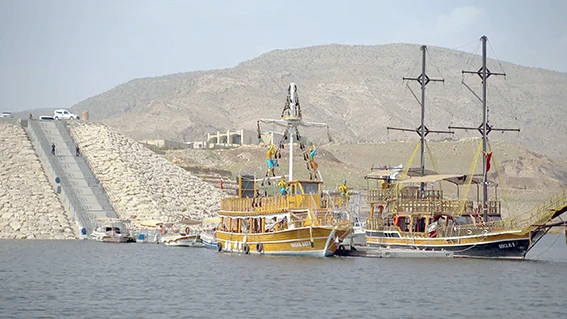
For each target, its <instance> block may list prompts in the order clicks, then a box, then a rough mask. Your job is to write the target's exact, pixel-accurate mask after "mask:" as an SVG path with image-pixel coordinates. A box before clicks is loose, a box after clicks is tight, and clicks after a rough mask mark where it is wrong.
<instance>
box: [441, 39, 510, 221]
mask: <svg viewBox="0 0 567 319" xmlns="http://www.w3.org/2000/svg"><path fill="white" fill-rule="evenodd" d="M487 40H488V38H487V37H486V36H485V35H483V36H482V37H481V38H480V41H481V42H482V67H481V68H480V69H479V70H478V71H464V70H463V71H462V73H463V74H477V75H478V76H479V77H480V78H481V79H482V99H481V98H479V97H478V95H476V94H475V93H474V92H473V91H472V89H471V88H470V87H468V86H467V85H466V84H465V83H464V79H463V84H464V85H465V86H466V87H467V88H468V89H469V90H470V91H471V92H472V93H473V94H474V95H475V96H476V97H477V98H479V99H480V100H481V102H482V124H480V126H479V127H462V126H449V129H450V130H451V129H462V130H474V129H476V130H478V131H479V133H480V134H482V152H483V161H482V211H483V219H484V222H487V221H488V181H487V176H488V172H487V171H486V167H487V165H488V156H487V155H486V154H487V152H486V151H487V146H488V134H489V133H490V132H491V131H500V132H519V131H520V129H501V128H493V127H492V126H490V124H488V107H487V104H486V81H487V80H488V78H489V77H490V76H491V75H503V76H506V73H493V72H490V70H489V69H488V67H487V66H486V41H487ZM470 178H472V176H471V177H470Z"/></svg>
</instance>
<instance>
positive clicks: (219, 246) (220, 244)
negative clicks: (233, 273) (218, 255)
mask: <svg viewBox="0 0 567 319" xmlns="http://www.w3.org/2000/svg"><path fill="white" fill-rule="evenodd" d="M217 251H222V243H217Z"/></svg>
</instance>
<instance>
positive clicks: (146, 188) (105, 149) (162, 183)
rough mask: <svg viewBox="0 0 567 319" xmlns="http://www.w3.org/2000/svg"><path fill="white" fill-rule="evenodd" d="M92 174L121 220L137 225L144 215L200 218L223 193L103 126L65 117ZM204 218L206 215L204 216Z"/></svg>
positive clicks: (214, 209) (212, 211) (150, 217)
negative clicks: (74, 120) (127, 220)
mask: <svg viewBox="0 0 567 319" xmlns="http://www.w3.org/2000/svg"><path fill="white" fill-rule="evenodd" d="M69 125H70V130H71V134H72V135H73V138H74V139H75V141H76V142H77V143H78V144H79V146H80V149H81V153H82V155H83V156H84V157H85V158H86V159H87V161H88V162H89V165H90V167H91V169H92V170H93V172H94V174H95V176H96V177H97V179H98V180H99V181H100V183H101V185H102V186H103V188H104V189H105V191H106V193H107V194H108V197H109V199H110V201H111V203H112V205H113V207H114V209H115V210H116V212H117V213H118V215H119V216H120V218H122V219H130V220H132V226H133V227H137V226H138V225H139V223H140V222H142V221H145V220H159V221H164V222H175V221H179V220H180V219H181V218H182V217H183V216H184V217H188V218H191V219H197V220H200V219H202V218H203V217H204V216H203V211H206V212H208V213H210V214H211V215H214V214H216V212H217V211H218V210H219V203H220V200H221V199H222V198H223V197H225V196H226V195H225V194H223V193H222V192H221V191H220V190H219V189H217V188H215V187H214V186H212V185H210V184H208V183H206V182H204V181H202V180H201V179H199V178H198V177H196V176H194V175H193V174H191V173H190V172H187V171H186V170H184V169H182V168H181V167H179V166H177V165H175V164H173V163H171V162H169V161H168V160H166V159H165V158H163V157H161V156H159V155H157V154H155V153H154V152H152V151H151V150H149V149H148V148H146V147H144V146H142V145H141V144H140V143H138V142H136V141H134V140H132V139H130V138H127V137H125V136H124V135H122V134H120V133H117V132H115V131H114V130H113V129H111V128H109V127H108V126H106V125H103V124H99V123H91V122H69ZM205 217H206V216H205Z"/></svg>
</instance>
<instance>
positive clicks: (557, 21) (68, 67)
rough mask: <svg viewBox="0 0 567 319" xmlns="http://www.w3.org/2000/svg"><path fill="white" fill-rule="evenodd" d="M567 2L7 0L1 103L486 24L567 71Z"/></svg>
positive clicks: (19, 103) (497, 38)
mask: <svg viewBox="0 0 567 319" xmlns="http://www.w3.org/2000/svg"><path fill="white" fill-rule="evenodd" d="M565 13H567V1H562V0H539V1H524V0H518V1H507V0H498V1H455V0H449V1H442V0H438V1H435V0H427V1H418V0H415V1H408V0H397V1H377V0H369V1H356V0H353V1H344V0H342V1H332V0H322V1H308V0H304V1H291V0H287V1H277V0H258V1H255V0H254V1H253V0H248V1H244V0H242V1H212V0H211V1H202V0H199V1H198V0H194V1H189V0H186V1H157V0H156V1H142V0H132V1H129V0H112V1H110V0H108V1H107V0H95V1H86V0H54V1H49V0H37V1H32V0H13V1H12V0H0V32H1V33H0V37H1V38H0V70H1V72H0V95H1V98H0V101H1V102H0V103H2V104H3V105H1V106H0V111H5V110H8V111H21V110H25V109H34V108H42V107H70V106H72V105H73V104H75V103H77V102H80V101H82V100H84V99H86V98H89V97H91V96H94V95H97V94H99V93H102V92H104V91H106V90H108V89H111V88H112V87H114V86H116V85H118V84H121V83H124V82H126V81H129V80H131V79H134V78H140V77H149V76H157V75H164V74H170V73H178V72H186V71H194V70H209V69H220V68H230V67H233V66H235V65H236V64H238V63H240V62H242V61H246V60H249V59H252V58H254V57H257V56H258V55H260V54H262V53H265V52H268V51H270V50H273V49H289V48H299V47H306V46H312V45H319V44H329V43H341V44H365V45H374V44H386V43H398V42H408V43H417V44H428V45H436V46H442V47H448V48H460V47H463V46H464V45H466V44H469V43H471V42H473V41H475V40H477V39H478V38H479V37H480V36H482V35H483V34H486V35H487V36H488V38H489V41H490V42H491V45H492V47H493V48H494V51H495V53H496V55H497V57H498V58H499V59H500V60H504V61H509V62H513V63H517V64H521V65H526V66H534V67H542V68H547V69H552V70H557V71H561V72H567V58H565V57H566V56H567V19H566V18H565V17H564V15H565ZM464 49H467V51H473V50H474V46H468V48H467V47H465V48H464ZM489 52H491V51H489Z"/></svg>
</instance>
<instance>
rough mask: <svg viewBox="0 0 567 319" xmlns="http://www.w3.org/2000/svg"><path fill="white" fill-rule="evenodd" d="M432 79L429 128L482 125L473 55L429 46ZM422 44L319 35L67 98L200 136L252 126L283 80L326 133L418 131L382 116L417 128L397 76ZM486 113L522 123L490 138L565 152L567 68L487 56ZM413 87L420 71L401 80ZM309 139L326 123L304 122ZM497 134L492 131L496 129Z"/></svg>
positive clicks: (278, 95) (140, 124)
mask: <svg viewBox="0 0 567 319" xmlns="http://www.w3.org/2000/svg"><path fill="white" fill-rule="evenodd" d="M427 65H428V71H427V74H428V76H429V77H431V78H440V77H442V78H444V79H445V81H444V82H443V83H441V82H431V83H430V84H429V85H428V86H427V93H426V125H427V126H428V128H429V129H431V130H441V129H442V130H446V129H447V126H449V125H453V126H467V127H478V126H479V125H480V124H481V122H482V106H481V103H480V102H479V101H478V100H477V99H476V98H475V96H474V95H473V94H472V93H471V92H470V91H469V90H468V89H467V88H466V87H465V86H464V85H463V84H461V80H462V79H463V78H464V80H465V83H466V84H467V85H468V86H469V87H470V88H471V89H473V90H474V91H475V92H476V93H477V94H478V95H480V94H481V81H480V79H479V77H478V76H477V75H467V76H465V77H463V75H462V72H461V71H462V70H478V69H479V68H480V67H481V58H480V56H478V55H473V54H470V53H465V52H461V51H455V50H450V49H444V48H439V47H428V64H427ZM420 68H421V52H420V46H419V45H412V44H388V45H376V46H352V45H324V46H315V47H309V48H302V49H293V50H275V51H271V52H269V53H266V54H263V55H261V56H259V57H257V58H255V59H252V60H250V61H246V62H243V63H240V64H239V65H237V66H236V67H234V68H231V69H223V70H213V71H199V72H188V73H178V74H172V75H166V76H160V77H153V78H144V79H135V80H132V81H130V82H127V83H124V84H122V85H119V86H117V87H115V88H113V89H111V90H109V91H107V92H104V93H102V94H100V95H97V96H94V97H92V98H89V99H87V100H85V101H82V102H80V103H78V104H76V105H75V106H73V107H72V110H73V111H74V113H76V114H80V113H81V112H82V111H88V112H89V116H90V119H91V120H96V121H101V122H103V123H106V124H108V125H110V126H111V127H114V128H115V129H117V130H118V131H120V132H122V133H124V134H126V135H128V136H130V137H132V138H135V139H145V138H152V139H160V138H167V139H174V140H180V141H193V140H197V141H199V140H204V139H205V136H206V133H211V132H216V131H217V130H220V131H225V130H227V129H240V128H244V129H248V130H255V129H256V120H257V119H258V118H260V117H263V118H278V117H279V116H280V114H281V111H282V108H283V105H284V102H285V98H286V93H287V87H288V84H289V83H290V82H295V83H296V84H297V85H298V88H299V96H300V101H301V107H302V111H303V116H304V119H305V120H313V121H318V122H326V123H328V124H329V127H330V132H331V136H333V138H334V139H335V140H336V141H339V142H343V143H352V142H364V143H368V142H383V141H392V140H394V141H395V140H407V139H415V138H417V135H416V134H415V133H411V132H410V133H403V132H389V133H388V131H387V130H386V127H387V126H394V127H405V128H412V129H413V128H417V127H418V126H419V117H420V107H419V104H418V103H417V102H416V101H415V99H414V97H413V96H412V93H411V92H410V90H409V89H407V88H406V82H404V81H403V80H402V77H404V76H405V77H417V76H418V75H419V74H420V73H421V69H420ZM488 68H489V69H490V70H491V71H492V72H502V71H504V72H505V73H506V74H507V76H506V77H502V76H491V77H490V79H489V81H488V87H489V89H488V101H489V104H488V105H489V122H490V124H491V125H493V127H495V128H496V127H498V128H520V129H521V130H522V132H521V133H506V134H500V133H497V132H493V133H491V134H490V137H491V138H493V137H494V138H497V139H498V140H503V141H508V142H515V143H519V144H521V145H523V146H525V147H527V148H530V149H533V150H535V151H537V152H541V153H544V154H546V155H550V156H559V157H567V144H566V143H564V142H563V140H564V139H565V137H567V126H566V125H565V124H564V123H563V118H564V116H565V114H566V109H567V107H566V105H565V100H566V99H567V74H566V73H560V72H553V71H549V70H544V69H537V68H528V67H522V66H519V65H515V64H511V63H506V62H501V61H497V60H491V59H489V60H488ZM407 83H408V85H409V86H410V87H411V88H412V90H413V92H415V93H416V94H417V95H418V96H419V87H418V84H417V82H416V81H409V82H407ZM304 135H307V136H310V137H311V138H312V139H313V140H314V141H319V140H322V139H323V138H324V137H326V132H325V131H324V130H312V131H309V130H308V131H307V134H304ZM497 135H498V136H497ZM478 136H479V134H478V132H477V131H476V130H471V131H469V132H464V131H459V132H456V134H455V137H448V136H441V135H440V136H435V134H430V135H429V136H428V138H429V139H438V140H439V139H447V138H454V139H459V138H462V137H478Z"/></svg>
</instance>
